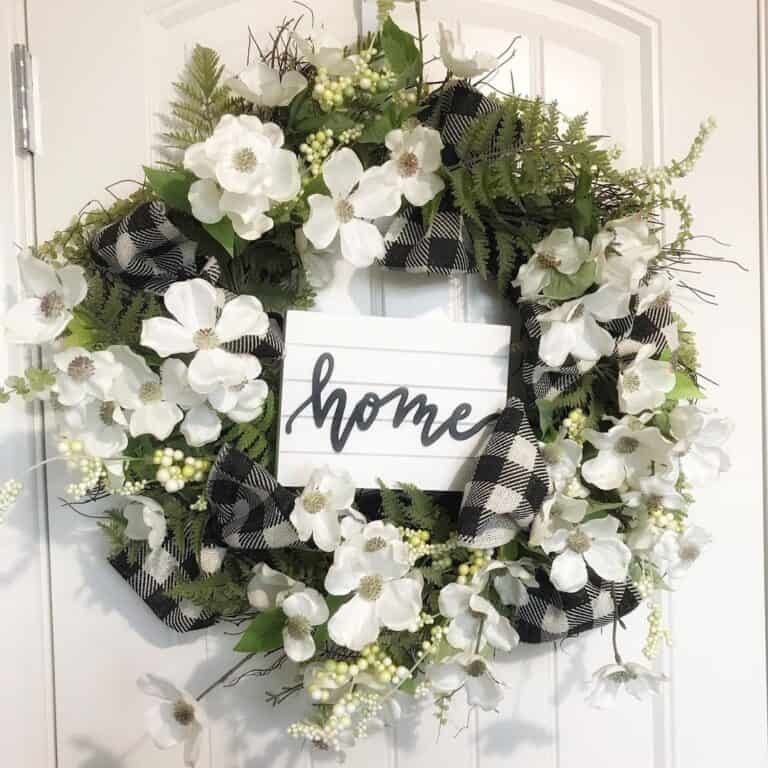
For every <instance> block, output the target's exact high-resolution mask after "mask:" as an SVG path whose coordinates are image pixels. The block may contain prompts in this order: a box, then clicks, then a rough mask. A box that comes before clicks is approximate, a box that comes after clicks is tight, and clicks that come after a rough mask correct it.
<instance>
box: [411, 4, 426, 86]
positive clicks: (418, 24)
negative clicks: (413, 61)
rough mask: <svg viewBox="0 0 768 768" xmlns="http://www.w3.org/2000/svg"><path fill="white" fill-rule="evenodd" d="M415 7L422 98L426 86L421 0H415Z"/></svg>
mask: <svg viewBox="0 0 768 768" xmlns="http://www.w3.org/2000/svg"><path fill="white" fill-rule="evenodd" d="M413 7H414V8H415V10H416V30H417V34H418V38H419V53H420V54H421V68H420V69H419V80H418V82H419V94H418V98H419V100H420V99H421V96H422V93H421V89H422V88H423V86H424V29H423V27H422V23H421V0H415V2H414V4H413Z"/></svg>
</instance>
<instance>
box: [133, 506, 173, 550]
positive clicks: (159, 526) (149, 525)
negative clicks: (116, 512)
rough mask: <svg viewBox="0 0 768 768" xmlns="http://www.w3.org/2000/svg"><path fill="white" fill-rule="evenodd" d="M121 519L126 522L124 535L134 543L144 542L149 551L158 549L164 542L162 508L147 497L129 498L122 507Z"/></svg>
mask: <svg viewBox="0 0 768 768" xmlns="http://www.w3.org/2000/svg"><path fill="white" fill-rule="evenodd" d="M123 517H124V518H125V519H126V520H127V521H128V525H126V526H125V535H126V536H127V537H128V538H129V539H133V540H134V541H146V542H147V544H149V548H150V549H151V550H156V549H158V548H159V547H160V546H161V545H162V543H163V542H164V541H165V536H166V533H167V524H166V521H165V512H164V511H163V508H162V507H161V506H160V505H159V504H158V503H157V502H156V501H155V500H154V499H150V498H149V497H148V496H129V497H128V503H127V504H126V505H125V506H124V507H123Z"/></svg>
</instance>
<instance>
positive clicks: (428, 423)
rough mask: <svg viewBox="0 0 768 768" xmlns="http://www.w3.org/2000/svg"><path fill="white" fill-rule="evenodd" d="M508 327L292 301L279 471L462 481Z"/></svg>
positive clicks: (505, 351)
mask: <svg viewBox="0 0 768 768" xmlns="http://www.w3.org/2000/svg"><path fill="white" fill-rule="evenodd" d="M509 349H510V327H509V326H503V325H485V324H475V323H452V322H448V321H443V320H439V321H438V320H423V319H415V320H411V319H399V318H388V317H344V316H339V315H328V314H323V313H320V312H299V311H291V312H288V314H287V318H286V335H285V358H284V368H283V388H282V397H281V405H280V433H279V444H278V450H279V455H278V480H279V481H280V483H282V484H283V485H286V486H295V487H300V486H303V485H305V484H306V481H307V480H308V478H309V475H310V474H311V472H312V470H313V469H315V468H317V467H320V466H322V465H329V466H332V467H334V466H335V467H340V468H344V469H346V470H347V471H348V472H349V473H350V474H351V475H352V478H353V480H354V481H355V483H356V484H357V487H358V488H375V487H377V485H378V480H379V479H381V480H382V481H384V482H385V483H387V484H388V485H394V484H396V483H398V482H409V483H415V484H416V485H417V486H419V487H420V488H422V489H424V490H434V491H440V490H444V491H447V490H450V491H461V490H463V488H464V485H465V484H466V483H467V482H468V481H469V480H470V478H471V475H472V471H473V469H474V464H475V458H476V457H477V456H478V455H479V453H480V452H481V451H482V449H483V447H484V445H485V442H486V440H487V438H488V435H489V434H490V431H491V429H492V425H493V422H494V421H495V418H496V415H497V414H498V412H499V411H500V410H501V409H502V408H503V407H504V404H505V402H506V399H507V378H508V370H509V354H510V353H509Z"/></svg>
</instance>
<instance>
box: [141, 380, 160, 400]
mask: <svg viewBox="0 0 768 768" xmlns="http://www.w3.org/2000/svg"><path fill="white" fill-rule="evenodd" d="M162 397H163V390H162V389H161V387H160V385H159V384H158V383H157V382H156V381H147V382H146V383H144V384H142V385H141V388H140V389H139V400H141V402H142V403H145V404H147V403H156V402H158V400H162Z"/></svg>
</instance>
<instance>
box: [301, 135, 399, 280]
mask: <svg viewBox="0 0 768 768" xmlns="http://www.w3.org/2000/svg"><path fill="white" fill-rule="evenodd" d="M381 173H382V171H381V169H380V168H373V169H371V170H369V171H367V172H366V171H364V170H363V164H362V163H361V162H360V160H359V158H358V157H357V155H356V154H355V153H354V152H353V151H352V150H351V149H349V148H348V147H342V148H341V149H339V150H337V151H336V152H334V153H333V154H332V155H331V157H330V158H329V159H328V160H326V161H325V163H324V164H323V179H324V180H325V184H326V186H327V187H328V190H329V191H330V193H331V194H330V195H310V196H309V199H308V202H309V209H310V212H309V219H308V220H307V222H306V224H304V234H305V235H306V236H307V238H308V239H309V240H310V242H311V243H312V244H313V245H314V246H315V247H316V248H321V249H322V248H328V246H330V245H331V243H332V242H333V241H334V240H335V238H336V237H337V235H338V237H339V241H340V245H341V255H342V256H343V257H344V258H345V259H346V260H347V261H349V262H350V263H352V264H354V265H355V266H357V267H367V266H369V265H370V264H372V263H373V262H374V261H376V260H377V259H381V258H383V256H384V238H383V236H382V234H381V232H380V231H379V230H378V228H377V227H376V225H375V224H373V223H372V222H371V219H377V218H380V217H382V216H391V215H393V214H394V213H396V212H397V210H398V209H399V208H400V195H399V193H398V191H397V189H396V188H395V187H393V186H392V185H390V184H386V183H382V179H381ZM377 176H378V178H377Z"/></svg>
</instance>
